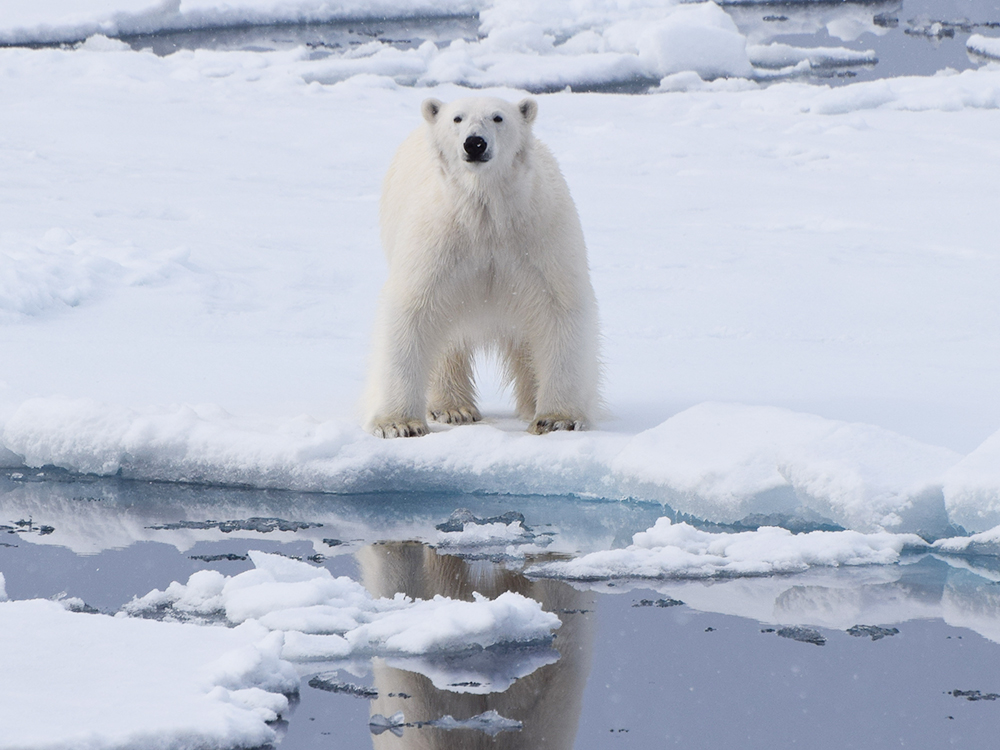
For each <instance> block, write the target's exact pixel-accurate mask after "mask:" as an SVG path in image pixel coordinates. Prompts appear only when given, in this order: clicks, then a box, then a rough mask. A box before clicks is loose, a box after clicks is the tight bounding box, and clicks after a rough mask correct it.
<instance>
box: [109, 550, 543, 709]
mask: <svg viewBox="0 0 1000 750" xmlns="http://www.w3.org/2000/svg"><path fill="white" fill-rule="evenodd" d="M249 554H250V558H251V560H252V561H253V563H254V565H255V568H254V569H253V570H248V571H246V572H244V573H240V574H239V575H236V576H232V577H228V576H223V575H222V574H221V573H218V572H216V571H211V570H202V571H199V572H197V573H194V574H193V575H192V576H191V577H190V578H189V579H188V582H187V584H181V583H178V582H174V583H172V584H171V585H170V586H168V587H167V588H166V590H165V591H160V590H155V591H152V592H150V593H149V594H147V595H145V596H143V597H141V598H137V599H134V600H133V601H132V602H130V603H129V604H127V605H126V606H125V607H124V608H123V612H125V613H126V614H128V615H131V616H133V617H151V618H156V619H178V620H193V621H197V622H205V621H212V620H216V621H218V620H222V621H224V622H226V623H228V624H231V625H233V624H241V623H246V622H248V621H252V622H254V623H256V624H257V625H260V626H263V627H264V628H267V629H268V630H271V631H278V632H281V633H283V640H282V643H283V648H282V650H281V656H282V658H284V659H288V660H291V661H294V662H312V661H345V660H350V659H355V658H359V657H370V656H382V657H398V658H399V659H403V660H407V662H406V663H407V664H409V665H410V668H412V669H415V670H416V671H420V672H422V673H424V674H427V676H428V677H430V678H431V679H432V680H433V681H434V683H435V684H436V685H438V686H439V687H441V688H442V689H449V690H455V688H454V687H451V685H453V684H454V683H458V682H470V681H473V680H458V679H455V671H454V669H451V670H449V669H447V668H445V667H443V666H442V665H441V664H438V663H435V662H434V660H433V658H430V660H429V661H426V662H421V661H420V659H417V660H416V661H414V660H413V659H412V657H421V658H424V659H427V658H428V657H435V656H439V657H440V656H446V655H455V654H469V653H472V654H476V653H482V652H484V651H485V652H489V651H492V652H517V651H519V650H520V651H525V650H527V651H529V652H530V651H531V650H532V649H540V650H541V651H542V652H543V656H542V658H541V660H539V659H533V658H529V659H527V660H525V659H520V658H517V659H515V661H517V662H518V663H519V665H520V668H519V669H515V670H513V673H511V672H510V670H507V672H504V678H503V679H504V681H505V683H506V684H501V685H498V684H497V682H496V680H497V679H499V678H498V677H497V675H498V674H500V673H501V672H503V670H498V669H497V668H496V667H497V665H495V664H492V663H490V664H488V669H486V670H485V671H486V672H487V674H486V675H485V676H481V679H479V680H474V681H475V682H478V683H479V684H478V685H477V686H476V690H477V691H478V692H490V691H492V690H497V689H499V690H503V689H506V687H508V686H509V684H510V683H511V682H513V681H514V680H515V679H517V678H518V677H521V676H523V675H524V674H527V673H530V672H531V671H534V669H537V668H538V667H539V666H542V664H545V663H549V662H550V661H551V660H552V654H550V653H549V649H548V648H547V647H548V644H549V643H550V642H551V640H552V631H553V630H555V629H557V628H558V627H559V626H560V624H561V623H560V621H559V618H558V617H557V616H556V615H554V614H551V613H548V612H544V611H542V608H541V605H540V604H538V602H535V601H533V600H532V599H529V598H527V597H524V596H522V595H521V594H517V593H514V592H505V593H503V594H501V595H500V596H498V597H497V598H496V599H493V600H490V599H487V598H486V597H483V596H482V595H480V594H474V600H473V601H471V602H470V601H460V600H454V599H449V598H447V597H443V596H435V597H434V598H433V599H429V600H420V599H417V600H413V599H409V598H408V597H405V596H403V595H402V594H397V595H396V596H395V597H394V598H392V599H384V598H378V599H377V598H373V597H372V596H371V595H370V594H369V593H368V592H367V591H366V590H365V588H364V587H363V586H362V585H361V584H360V583H357V582H356V581H352V580H351V579H350V578H347V577H340V578H334V577H333V576H332V575H331V574H330V572H329V571H328V570H326V568H320V567H314V566H312V565H309V564H307V563H303V562H299V561H297V560H292V559H289V558H286V557H282V556H281V555H273V554H267V553H264V552H258V551H251V552H250V553H249ZM529 656H530V654H529ZM487 661H488V660H487ZM466 667H467V665H463V664H461V662H460V661H459V662H457V663H456V665H455V668H456V669H459V670H462V669H465V668H466ZM525 668H526V669H527V670H528V672H524V671H523V669H525ZM459 689H461V688H459Z"/></svg>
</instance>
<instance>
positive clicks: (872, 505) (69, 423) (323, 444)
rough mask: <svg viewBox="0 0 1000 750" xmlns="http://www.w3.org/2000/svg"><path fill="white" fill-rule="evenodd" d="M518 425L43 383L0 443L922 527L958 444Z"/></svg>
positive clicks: (233, 477)
mask: <svg viewBox="0 0 1000 750" xmlns="http://www.w3.org/2000/svg"><path fill="white" fill-rule="evenodd" d="M515 429H517V432H512V431H509V430H507V429H501V428H498V427H496V426H491V425H475V426H471V427H462V428H458V429H442V430H440V431H437V432H434V433H432V434H431V435H429V436H427V437H425V438H421V439H420V440H394V441H386V440H379V439H377V438H373V437H371V436H370V435H367V434H366V433H364V432H363V431H362V430H361V429H360V428H358V427H357V426H356V425H354V424H350V423H344V422H336V421H333V422H318V421H316V420H311V419H308V418H300V419H297V420H292V421H290V422H268V421H265V420H249V419H241V418H237V417H234V416H232V415H229V414H227V413H225V412H224V411H223V410H221V409H218V408H217V407H211V406H204V407H194V406H180V407H172V408H163V409H156V410H146V411H144V412H139V411H135V410H130V409H126V408H124V407H120V406H111V405H107V404H102V403H100V402H96V401H93V400H69V399H60V398H48V399H33V400H29V401H26V402H25V403H23V404H22V405H21V406H20V407H19V408H18V409H17V411H16V412H15V413H14V414H13V415H12V416H11V418H10V419H9V420H8V421H7V423H6V425H5V426H4V431H3V434H2V442H3V445H4V446H6V447H7V448H8V449H9V450H11V451H13V452H14V453H16V454H18V455H19V456H22V457H23V459H24V461H25V462H26V463H27V464H28V465H29V466H44V465H48V464H52V465H56V466H61V467H63V468H66V469H70V470H72V471H77V472H84V473H94V474H104V475H111V474H117V473H120V474H121V475H122V476H125V477H130V478H136V479H151V480H162V481H185V482H201V483H207V484H213V483H214V484H230V485H251V486H256V487H271V488H282V489H295V490H311V491H312V490H318V491H326V492H373V491H382V490H389V489H394V488H398V487H400V486H406V487H408V488H409V489H422V490H446V491H448V490H450V491H465V492H477V491H478V492H496V493H504V494H507V493H510V494H543V495H544V494H549V495H557V494H581V495H597V496H599V497H606V498H617V497H634V498H638V499H645V500H656V501H659V502H664V503H668V504H670V505H671V506H672V507H673V508H674V509H675V510H679V511H682V512H685V513H690V514H693V515H696V516H699V517H702V518H706V519H711V520H714V521H721V522H726V523H730V522H734V521H738V520H740V519H742V518H744V517H746V516H748V515H750V514H770V513H784V514H789V515H796V514H799V515H802V514H805V515H807V516H810V517H816V518H822V519H827V520H831V521H833V522H835V523H838V524H841V525H843V526H845V527H848V528H853V529H858V530H862V531H873V530H877V529H890V530H896V531H914V532H922V533H926V534H929V535H938V534H941V533H943V531H944V530H945V528H946V527H947V525H948V516H947V513H946V512H945V507H944V497H943V495H942V491H941V485H940V481H941V479H940V478H941V476H942V474H943V472H944V471H945V470H946V469H948V468H949V467H951V466H952V465H954V464H955V463H957V462H958V460H959V459H960V456H959V455H958V454H955V453H953V452H951V451H949V450H946V449H943V448H935V447H932V446H927V445H924V444H921V443H919V442H918V441H915V440H912V439H909V438H906V437H903V436H901V435H897V434H895V433H892V432H890V431H888V430H884V429H880V428H877V427H873V426H870V425H859V424H849V423H845V422H839V421H835V420H827V419H822V418H820V417H816V416H812V415H808V414H799V413H796V412H792V411H788V410H785V409H778V408H770V407H749V406H741V405H738V404H702V405H699V406H695V407H692V408H690V409H688V410H686V411H684V412H682V413H680V414H678V415H676V416H674V417H672V418H671V419H669V420H667V421H666V422H664V423H663V424H661V425H660V426H658V427H656V428H653V429H651V430H647V431H645V432H642V433H640V434H638V435H635V436H632V437H628V436H625V435H620V434H614V433H604V432H589V433H582V434H568V433H567V434H554V435H548V436H543V437H538V436H533V435H528V434H525V433H523V432H521V430H520V425H517V427H516V428H515ZM508 532H511V529H509V528H508V529H505V530H504V533H508Z"/></svg>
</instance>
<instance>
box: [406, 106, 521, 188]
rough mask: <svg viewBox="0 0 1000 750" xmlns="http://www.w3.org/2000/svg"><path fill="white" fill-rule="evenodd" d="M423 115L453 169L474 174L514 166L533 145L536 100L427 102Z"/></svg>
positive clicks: (440, 150) (437, 144) (438, 148)
mask: <svg viewBox="0 0 1000 750" xmlns="http://www.w3.org/2000/svg"><path fill="white" fill-rule="evenodd" d="M420 109H421V112H422V114H423V116H424V119H425V120H426V121H427V123H428V125H429V126H430V130H431V137H432V139H433V142H434V145H435V147H436V148H437V151H438V153H440V154H441V157H442V158H443V159H444V160H445V162H446V163H447V164H448V165H449V167H451V168H452V169H455V168H458V169H465V170H467V171H471V172H474V173H483V172H490V171H495V170H501V171H503V169H504V168H505V167H507V166H509V165H511V164H512V163H513V162H514V161H515V160H516V159H517V158H518V155H519V154H522V153H523V152H524V150H525V149H526V148H527V147H528V146H529V145H530V144H531V141H532V136H531V123H533V122H534V121H535V116H536V115H537V114H538V104H537V103H536V102H535V100H534V99H522V100H521V101H520V102H518V103H517V104H511V103H510V102H507V101H504V100H503V99H489V98H475V99H459V100H457V101H454V102H452V103H451V104H444V103H443V102H440V101H438V100H437V99H427V100H425V101H424V103H423V105H421V108H420Z"/></svg>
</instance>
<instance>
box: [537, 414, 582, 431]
mask: <svg viewBox="0 0 1000 750" xmlns="http://www.w3.org/2000/svg"><path fill="white" fill-rule="evenodd" d="M585 429H587V426H586V424H585V423H584V421H583V420H582V419H577V418H576V417H569V416H566V415H564V414H543V415H542V416H540V417H536V418H535V419H534V421H533V422H532V423H531V424H530V425H529V426H528V432H530V433H532V434H534V435H544V434H546V433H547V432H555V431H556V430H585Z"/></svg>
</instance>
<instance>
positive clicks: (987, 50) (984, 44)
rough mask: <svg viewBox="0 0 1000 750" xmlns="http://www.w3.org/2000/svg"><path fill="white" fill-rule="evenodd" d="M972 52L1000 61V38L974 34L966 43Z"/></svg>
mask: <svg viewBox="0 0 1000 750" xmlns="http://www.w3.org/2000/svg"><path fill="white" fill-rule="evenodd" d="M965 46H966V47H968V49H969V51H970V52H975V53H976V54H977V55H982V56H983V57H990V58H993V59H994V60H1000V38H997V37H988V36H983V35H982V34H972V35H971V36H970V37H969V38H968V39H967V40H966V42H965Z"/></svg>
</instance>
